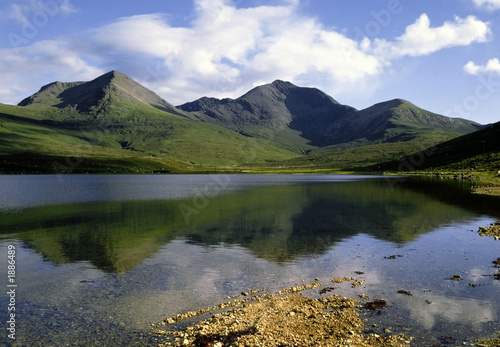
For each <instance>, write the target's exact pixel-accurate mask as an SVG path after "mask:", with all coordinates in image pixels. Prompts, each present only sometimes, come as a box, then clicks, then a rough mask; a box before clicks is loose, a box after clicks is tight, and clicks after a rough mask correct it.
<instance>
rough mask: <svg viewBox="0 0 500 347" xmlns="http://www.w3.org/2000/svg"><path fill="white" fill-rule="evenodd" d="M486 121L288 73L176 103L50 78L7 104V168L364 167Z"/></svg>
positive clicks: (3, 118)
mask: <svg viewBox="0 0 500 347" xmlns="http://www.w3.org/2000/svg"><path fill="white" fill-rule="evenodd" d="M479 128H481V126H480V125H479V124H477V123H474V122H470V121H467V120H463V119H452V118H448V117H444V116H441V115H438V114H435V113H432V112H429V111H426V110H423V109H421V108H419V107H417V106H415V105H413V104H412V103H410V102H408V101H405V100H401V99H394V100H391V101H387V102H382V103H379V104H376V105H373V106H371V107H369V108H366V109H364V110H356V109H355V108H353V107H350V106H347V105H342V104H340V103H339V102H338V101H336V100H335V99H333V98H332V97H331V96H329V95H327V94H325V93H324V92H322V91H320V90H319V89H316V88H304V87H298V86H295V85H293V84H292V83H290V82H285V81H281V80H277V81H274V82H273V83H270V84H266V85H262V86H259V87H256V88H254V89H252V90H250V91H249V92H248V93H246V94H244V95H243V96H241V97H239V98H237V99H228V98H226V99H216V98H209V97H203V98H201V99H198V100H196V101H193V102H189V103H186V104H183V105H180V106H177V107H175V106H173V105H172V104H170V103H169V102H167V101H166V100H164V99H162V98H161V97H159V96H158V95H156V94H155V93H154V92H152V91H150V90H148V89H147V88H145V87H143V86H142V85H140V84H139V83H137V82H136V81H134V80H133V79H132V78H130V77H128V76H126V75H124V74H122V73H120V72H118V71H111V72H108V73H106V74H104V75H102V76H99V77H97V78H96V79H94V80H92V81H89V82H53V83H50V84H48V85H46V86H43V87H42V88H41V89H40V90H39V91H38V92H37V93H35V94H33V95H32V96H30V97H28V98H26V99H24V100H23V101H21V102H20V103H19V105H18V106H8V105H2V104H0V163H2V160H3V163H4V164H3V167H2V168H1V169H0V171H2V172H17V171H19V170H20V171H23V170H24V171H25V172H47V171H50V170H52V169H51V168H53V166H54V165H53V163H54V162H61V161H62V162H67V161H68V160H69V161H70V162H71V163H74V162H75V161H74V160H73V161H71V159H68V158H77V159H78V160H77V161H78V164H77V165H76V164H75V165H73V166H72V167H71V170H69V171H70V172H87V171H88V172H101V171H105V172H108V171H109V172H149V171H159V172H185V171H189V170H202V171H203V170H207V168H212V169H214V168H217V167H238V166H241V165H248V164H256V163H257V164H258V165H261V166H267V167H273V166H274V167H275V166H282V165H284V166H289V165H292V166H298V167H302V166H320V167H329V168H334V167H338V166H342V167H344V166H349V165H350V166H353V165H354V166H356V167H359V166H366V165H371V164H375V163H378V162H383V161H387V160H390V159H392V158H395V157H401V156H404V155H406V154H410V153H412V152H415V151H416V150H418V149H421V148H422V147H424V146H425V147H430V146H433V145H436V144H437V143H440V142H444V141H447V140H449V139H452V138H455V137H458V136H461V135H463V134H467V133H471V132H474V131H476V130H478V129H479ZM51 163H52V164H51ZM64 165H66V164H64ZM64 165H63V166H64ZM66 166H68V165H66ZM70 166H71V165H70Z"/></svg>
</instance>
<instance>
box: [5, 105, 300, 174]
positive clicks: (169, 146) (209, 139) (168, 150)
mask: <svg viewBox="0 0 500 347" xmlns="http://www.w3.org/2000/svg"><path fill="white" fill-rule="evenodd" d="M24 153H30V155H29V156H28V157H29V159H28V160H25V159H23V158H25V157H26V154H24ZM293 156H294V154H293V153H291V152H288V151H286V150H284V149H281V148H278V147H276V146H273V145H272V144H269V143H262V141H261V140H259V139H255V138H248V137H245V136H243V135H241V134H238V133H236V132H234V131H231V130H228V129H225V128H221V127H219V126H216V125H212V124H206V123H201V122H198V121H194V120H190V119H187V118H183V117H180V116H177V115H173V114H169V113H166V112H164V111H161V110H158V109H155V108H152V107H149V106H145V105H141V104H137V103H134V102H131V101H126V100H120V101H119V102H114V101H110V102H109V103H108V104H106V105H105V106H103V109H101V110H100V111H99V112H97V113H95V114H86V113H80V112H77V111H76V110H74V109H72V108H71V107H69V108H68V107H66V108H64V109H58V108H54V107H48V106H40V105H36V106H26V107H20V106H6V105H0V163H2V161H3V164H2V166H1V170H2V171H3V172H9V171H10V170H11V169H15V170H14V171H15V172H17V171H18V170H21V171H25V172H38V171H39V172H46V171H47V169H48V170H49V172H50V171H51V167H52V162H55V163H60V164H62V165H63V166H69V167H70V168H71V169H72V170H71V172H87V171H89V172H94V171H97V172H101V171H104V172H106V171H108V170H107V167H108V166H109V167H110V170H109V171H110V172H113V171H116V170H117V169H119V168H120V167H122V169H119V172H124V171H125V172H126V171H131V172H133V171H135V170H138V171H139V172H141V171H153V170H164V171H173V172H178V171H185V170H199V169H203V168H207V167H209V168H210V167H212V166H236V165H241V164H244V163H246V162H264V161H267V160H273V159H276V158H282V159H287V158H291V157H293ZM70 157H75V158H76V159H75V158H73V159H68V158H70ZM47 159H49V160H48V161H49V162H47ZM19 161H21V163H20V164H21V165H16V163H18V162H19ZM68 162H69V163H70V164H66V163H68ZM76 162H78V164H77V165H76V164H75V165H72V164H71V163H73V164H74V163H76ZM108 164H109V165H108ZM34 165H37V166H34ZM16 166H17V168H16ZM32 166H33V167H32Z"/></svg>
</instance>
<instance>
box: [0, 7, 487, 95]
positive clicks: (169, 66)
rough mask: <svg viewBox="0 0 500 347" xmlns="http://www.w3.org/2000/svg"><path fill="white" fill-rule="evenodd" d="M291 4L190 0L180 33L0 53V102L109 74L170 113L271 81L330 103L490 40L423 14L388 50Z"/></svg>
mask: <svg viewBox="0 0 500 347" xmlns="http://www.w3.org/2000/svg"><path fill="white" fill-rule="evenodd" d="M50 1H54V2H56V1H57V3H58V4H59V5H60V6H61V7H60V10H61V11H62V10H63V8H66V10H67V11H72V9H73V8H72V7H71V5H70V2H69V0H47V3H49V2H50ZM19 3H22V4H25V5H26V6H27V5H28V4H34V0H33V1H31V0H20V1H19ZM299 4H300V1H299V0H283V1H282V5H280V6H277V5H274V6H258V7H253V8H237V7H236V6H235V5H234V2H233V1H232V0H195V12H194V19H193V20H192V22H191V23H189V25H187V26H184V27H173V26H171V25H170V24H169V23H168V17H166V16H164V15H162V14H148V15H137V16H132V17H125V18H121V19H119V20H117V21H115V22H114V23H111V24H109V25H106V26H102V27H98V28H95V29H93V30H90V31H87V32H84V33H80V34H79V35H76V36H73V37H61V38H59V39H57V40H52V41H44V42H38V43H34V44H32V45H31V46H27V47H19V48H17V49H15V50H14V49H12V50H3V51H2V52H0V54H2V60H1V61H0V85H4V86H10V88H9V89H3V90H0V100H1V102H18V101H19V100H20V99H21V97H19V95H23V97H25V96H27V95H29V93H31V92H34V91H36V90H37V89H38V88H39V87H40V84H39V83H40V80H42V79H44V78H46V79H45V80H44V83H48V82H51V81H53V80H54V79H58V80H67V81H72V80H77V79H78V80H82V79H92V78H95V77H97V76H98V75H99V74H101V73H104V72H106V71H109V70H112V69H117V70H120V71H122V72H124V73H126V74H129V75H131V77H133V78H135V79H136V80H137V81H138V82H139V83H143V84H144V85H146V86H147V87H148V88H150V89H152V90H154V91H155V92H157V93H158V94H160V95H161V96H162V97H163V98H165V99H166V100H168V101H169V102H171V103H174V104H179V103H182V102H185V101H190V100H194V99H196V98H199V97H201V96H203V95H208V96H216V97H237V96H239V95H241V94H242V93H243V92H245V91H247V90H249V89H250V88H252V87H254V86H255V85H256V84H257V83H259V84H262V83H269V82H272V81H273V80H275V79H284V80H288V81H291V82H293V83H296V84H299V85H303V86H315V87H318V88H320V89H323V90H325V91H326V92H328V93H330V94H332V95H335V96H337V94H336V93H339V92H340V91H342V92H343V93H345V94H348V93H369V92H370V91H369V89H370V88H371V89H375V88H377V87H378V86H379V84H378V83H377V81H376V79H377V76H379V75H380V74H382V73H383V72H384V70H385V69H386V68H387V66H389V65H390V64H391V62H392V61H393V60H394V59H398V58H401V57H405V56H421V55H426V54H430V53H433V52H436V51H438V50H441V49H444V48H448V47H453V46H466V45H470V44H471V43H474V42H484V41H486V40H487V39H488V37H489V34H490V28H489V23H485V22H482V21H480V20H478V19H477V18H475V17H472V16H470V17H467V18H465V19H461V18H458V17H457V18H455V19H454V21H453V22H445V23H444V24H443V25H441V26H439V27H431V26H430V20H429V18H428V16H427V15H426V14H423V15H422V16H420V18H418V20H417V21H416V22H415V23H413V24H411V25H409V26H408V27H407V28H406V31H405V33H404V35H402V36H399V37H397V38H396V39H395V40H393V41H387V40H378V39H375V40H370V39H368V38H364V39H362V40H361V41H356V40H353V39H350V38H348V37H347V36H345V35H344V34H343V33H341V32H339V31H337V30H335V29H333V28H328V27H325V26H324V25H323V24H322V23H320V22H318V20H317V19H315V18H312V17H307V16H305V15H303V14H301V13H300V12H299V11H298V5H299ZM65 6H66V7H65ZM23 11H24V12H23ZM23 11H21V12H22V13H27V12H26V10H23ZM13 13H14V12H13ZM19 20H21V17H19ZM33 76H37V79H36V80H34V79H33ZM54 76H55V78H54ZM14 99H15V100H14Z"/></svg>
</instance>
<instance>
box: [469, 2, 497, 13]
mask: <svg viewBox="0 0 500 347" xmlns="http://www.w3.org/2000/svg"><path fill="white" fill-rule="evenodd" d="M472 1H473V2H474V4H476V6H478V7H485V8H486V9H488V10H490V11H493V10H498V9H500V0H472Z"/></svg>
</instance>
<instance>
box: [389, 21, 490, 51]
mask: <svg viewBox="0 0 500 347" xmlns="http://www.w3.org/2000/svg"><path fill="white" fill-rule="evenodd" d="M490 36H491V28H490V24H489V23H487V22H483V21H481V20H479V19H477V18H476V17H474V16H468V17H467V18H465V19H464V18H460V17H455V19H454V21H453V22H445V23H444V24H443V25H441V26H439V27H434V28H432V27H431V21H430V19H429V17H428V16H427V14H425V13H424V14H422V15H421V16H420V17H419V18H418V19H417V20H416V22H415V23H413V24H411V25H409V26H408V27H407V28H406V31H405V33H404V35H402V36H400V37H397V38H396V40H395V42H391V43H387V42H379V44H380V43H381V44H382V47H385V48H386V49H387V51H388V53H387V54H388V56H389V57H392V58H398V57H401V56H421V55H427V54H430V53H434V52H436V51H439V50H441V49H444V48H449V47H454V46H468V45H470V44H472V43H474V42H486V41H488V39H489V37H490Z"/></svg>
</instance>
